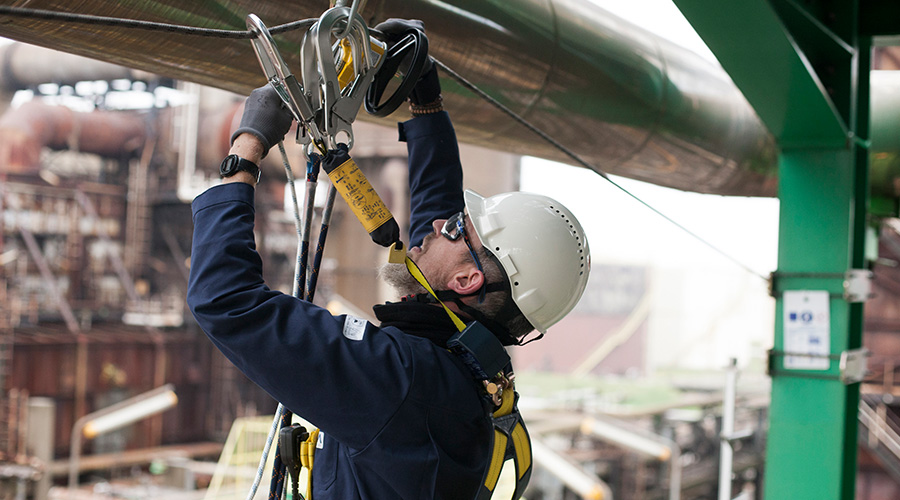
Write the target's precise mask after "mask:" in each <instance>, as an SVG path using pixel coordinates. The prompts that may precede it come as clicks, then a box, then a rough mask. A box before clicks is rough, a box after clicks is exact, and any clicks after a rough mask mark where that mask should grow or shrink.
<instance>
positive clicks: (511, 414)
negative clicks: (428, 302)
mask: <svg viewBox="0 0 900 500" xmlns="http://www.w3.org/2000/svg"><path fill="white" fill-rule="evenodd" d="M406 268H407V269H408V270H409V273H410V274H411V275H412V276H413V278H415V279H416V281H418V282H419V284H421V285H422V286H423V287H425V290H428V293H430V294H431V296H432V297H434V299H435V300H437V301H438V303H439V304H440V305H441V307H443V308H444V311H446V312H447V315H448V316H450V319H451V320H452V321H453V324H454V325H456V328H457V329H458V330H459V331H460V332H461V331H463V330H465V329H466V324H465V323H464V322H463V320H461V319H459V316H457V315H456V314H455V313H454V312H453V311H451V310H450V309H449V308H448V307H447V306H446V304H444V302H443V301H441V299H439V298H438V296H437V294H436V293H435V292H434V289H432V288H431V285H429V284H428V280H426V279H425V275H424V274H422V271H421V270H420V269H419V266H417V265H416V263H415V262H413V261H412V259H410V258H409V257H406ZM507 390H508V391H510V392H512V395H513V397H505V398H503V400H502V402H501V404H500V407H499V408H497V409H496V410H494V411H493V412H491V413H489V417H490V419H491V426H492V427H493V432H492V433H491V446H490V457H491V458H490V460H489V461H488V466H487V468H486V469H485V471H484V476H483V477H482V481H481V485H480V486H479V488H478V493H477V494H476V495H475V500H489V499H490V498H491V497H492V496H493V494H494V489H495V488H496V487H497V480H498V479H500V471H501V470H502V469H503V464H504V463H505V462H506V461H507V460H509V459H512V460H513V463H514V464H515V468H516V489H515V492H514V493H513V496H512V497H511V498H512V500H518V499H519V498H520V497H521V496H522V494H523V493H524V492H525V487H526V486H527V485H528V481H529V479H531V471H532V468H531V466H532V455H531V438H530V437H529V435H528V430H527V429H526V428H525V421H524V420H522V415H521V414H520V413H519V409H518V407H517V406H516V400H517V399H518V397H519V395H518V393H516V392H515V388H514V387H513V386H510V387H509V389H507Z"/></svg>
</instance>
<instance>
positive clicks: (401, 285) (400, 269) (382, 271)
mask: <svg viewBox="0 0 900 500" xmlns="http://www.w3.org/2000/svg"><path fill="white" fill-rule="evenodd" d="M378 277H379V278H381V279H382V280H384V282H385V283H387V284H388V285H391V287H393V288H394V290H396V291H397V293H398V294H400V295H401V296H407V295H418V294H420V293H428V290H425V287H423V286H422V285H420V284H419V282H418V281H416V279H415V278H414V277H413V276H412V275H411V274H409V270H408V269H406V264H391V263H390V262H388V263H386V264H384V265H382V266H381V267H380V268H378Z"/></svg>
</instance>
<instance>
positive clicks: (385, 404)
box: [187, 112, 490, 500]
mask: <svg viewBox="0 0 900 500" xmlns="http://www.w3.org/2000/svg"><path fill="white" fill-rule="evenodd" d="M400 137H401V140H405V141H406V142H407V145H408V149H409V162H410V188H411V207H412V214H411V219H410V220H411V228H410V235H411V237H410V239H411V245H413V246H415V245H419V244H420V243H421V241H422V239H423V238H424V237H425V235H426V234H428V233H430V232H431V231H432V228H431V222H432V221H433V220H434V219H436V218H444V217H447V216H448V215H451V214H452V213H454V212H457V211H459V210H462V208H463V199H462V169H461V167H460V162H459V151H458V148H457V143H456V136H455V133H454V131H453V127H452V125H451V124H450V119H449V117H448V116H447V114H446V113H443V112H442V113H436V114H433V115H426V116H422V117H418V118H414V119H412V120H410V121H408V122H405V123H402V124H400ZM253 197H254V189H253V188H252V187H250V186H249V185H247V184H243V183H233V184H225V185H220V186H216V187H213V188H210V189H209V190H207V191H206V192H205V193H203V194H201V195H200V196H198V197H197V198H196V199H195V200H194V203H193V213H194V239H193V246H192V249H191V276H190V284H189V288H188V295H187V299H188V304H189V305H190V308H191V311H192V312H193V314H194V317H195V318H196V319H197V322H198V323H199V324H200V326H201V327H202V329H203V331H205V332H206V334H207V335H208V336H209V338H210V339H211V340H212V342H213V343H214V344H215V345H216V346H217V347H218V348H219V349H220V350H221V351H222V353H224V354H225V356H227V357H228V359H230V360H231V361H232V362H233V363H234V364H235V365H236V366H237V367H238V368H239V369H240V370H241V371H242V372H243V373H245V374H246V375H247V376H248V377H249V378H250V379H251V380H253V381H254V382H255V383H257V384H258V385H259V386H260V387H262V388H263V389H265V390H266V391H267V392H268V393H269V394H270V395H271V396H272V397H273V398H275V399H277V400H278V401H280V402H282V403H283V404H284V405H285V406H286V407H287V408H288V409H290V410H291V411H293V412H294V413H296V414H298V415H300V416H302V417H303V418H305V419H307V420H308V421H310V422H311V423H312V424H314V425H316V426H317V427H319V428H320V429H321V431H322V432H323V433H324V435H325V438H324V440H323V442H322V448H321V449H318V450H316V457H315V466H314V468H313V484H314V488H315V489H314V491H313V498H314V499H315V500H327V499H339V500H353V499H366V500H388V499H408V500H413V499H415V500H419V499H462V500H470V499H471V498H473V497H474V494H475V491H476V490H477V486H478V483H479V482H480V480H481V477H482V474H483V472H484V468H485V466H486V464H487V458H488V457H487V455H488V443H489V436H490V434H489V432H490V424H489V421H488V419H487V417H486V414H485V411H484V409H483V407H482V402H481V398H480V396H479V394H478V391H477V388H476V385H475V383H474V381H473V380H472V376H471V374H470V372H469V371H468V370H467V369H466V368H465V366H464V365H463V364H462V363H461V362H460V360H459V359H457V358H456V357H455V356H454V355H453V354H450V353H449V352H447V351H446V350H445V349H444V348H443V347H442V346H441V345H440V344H441V342H440V341H439V340H438V341H435V340H433V339H431V340H429V338H425V337H428V335H418V334H415V333H410V332H411V331H415V330H422V329H424V330H432V331H434V332H435V333H436V334H437V338H438V339H440V338H442V337H443V336H445V335H449V334H451V333H452V323H450V325H451V326H450V327H449V328H448V326H447V324H448V323H447V321H449V320H446V318H444V317H443V316H442V314H443V312H442V310H440V309H439V308H436V307H434V306H430V305H425V304H417V303H399V304H393V305H390V306H391V307H392V308H394V309H397V308H405V307H409V308H410V309H409V310H410V311H414V310H416V308H418V309H419V312H422V311H421V309H422V308H423V307H424V308H427V309H426V310H425V311H424V312H426V313H428V314H412V315H401V316H404V317H405V318H406V322H405V323H402V324H408V325H410V328H408V329H407V331H402V330H401V329H399V328H397V327H396V326H382V327H378V326H375V325H372V324H370V323H368V322H366V321H364V320H360V319H357V318H353V317H351V316H332V315H331V314H329V312H328V311H326V310H325V309H322V308H321V307H317V306H315V305H313V304H310V303H307V302H304V301H301V300H298V299H295V298H294V297H292V296H290V295H286V294H283V293H280V292H277V291H273V290H270V289H269V288H268V287H267V286H266V284H265V283H264V282H263V279H262V261H261V260H260V257H259V255H258V254H257V252H256V249H255V242H254V237H253V222H254V205H253ZM382 307H383V306H382ZM432 311H436V315H434V314H431V313H432ZM394 316H396V315H394Z"/></svg>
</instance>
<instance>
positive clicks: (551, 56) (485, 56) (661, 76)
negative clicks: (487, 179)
mask: <svg viewBox="0 0 900 500" xmlns="http://www.w3.org/2000/svg"><path fill="white" fill-rule="evenodd" d="M13 4H14V1H13V0H0V5H7V6H10V5H13ZM28 7H29V8H34V9H48V10H59V9H60V7H59V4H58V3H56V2H52V1H51V0H32V1H31V2H29V5H28ZM323 8H324V5H322V3H321V2H320V1H313V0H301V1H297V2H291V3H290V4H288V3H286V2H284V1H283V0H234V1H230V2H227V3H226V2H190V3H186V4H179V6H177V7H176V6H174V5H172V6H169V5H165V4H160V3H159V2H155V1H150V0H138V1H134V2H127V3H125V2H101V1H98V0H81V1H74V2H67V3H66V4H65V9H66V10H67V11H69V12H77V13H83V14H93V15H101V16H111V17H119V18H127V19H138V20H147V21H157V22H167V23H173V24H182V25H192V26H202V27H208V28H220V29H233V30H243V29H244V28H245V24H244V19H245V17H246V15H247V14H248V13H251V12H253V13H256V14H257V15H259V17H260V18H261V19H263V21H264V22H266V24H267V25H269V26H273V25H277V24H280V23H284V22H288V21H293V20H296V19H300V18H309V17H318V16H319V15H320V14H321V13H322V10H323ZM363 15H364V17H365V18H366V19H367V20H368V21H369V23H370V24H374V23H376V22H378V21H380V20H383V19H385V18H387V17H408V18H419V19H423V20H424V21H425V24H426V26H427V28H428V33H429V40H430V42H431V43H430V47H431V53H432V54H433V55H435V56H436V57H437V58H439V59H440V60H441V61H443V62H444V63H445V64H447V65H448V66H449V67H451V68H453V69H454V70H456V71H457V72H459V73H460V74H461V75H463V76H464V77H466V78H468V79H469V80H471V81H472V82H474V83H475V84H477V85H478V86H479V87H481V88H482V89H484V90H485V91H487V92H488V93H490V94H491V95H493V96H495V97H496V98H497V99H499V100H500V101H501V102H503V103H504V104H506V105H508V106H509V107H510V108H511V109H512V110H513V111H515V112H517V113H519V114H520V115H522V116H524V117H525V118H527V119H528V120H530V121H532V122H534V123H536V124H538V125H539V126H540V127H541V128H543V129H544V130H546V131H547V132H548V133H550V134H551V135H552V136H554V137H555V138H557V139H558V140H559V141H560V142H562V143H563V144H565V145H566V146H568V147H570V148H571V149H573V150H574V151H575V152H577V153H579V154H581V155H583V156H584V157H585V158H586V159H587V160H588V161H590V162H592V163H593V164H595V165H597V166H598V167H599V168H602V169H604V170H606V171H609V172H612V173H619V174H622V175H627V176H629V177H634V178H639V179H644V180H648V181H651V182H655V183H658V184H663V185H669V186H673V187H677V188H681V189H690V190H695V191H701V192H716V193H721V194H748V195H773V194H774V192H775V179H774V177H773V171H774V166H775V152H776V151H775V146H774V143H773V141H772V139H771V137H770V136H769V135H768V134H767V133H766V131H765V130H764V128H763V127H762V125H761V124H760V122H759V120H758V119H757V118H756V116H755V114H754V113H753V111H752V109H750V107H749V106H748V105H747V103H746V102H745V101H744V100H743V98H742V97H741V95H740V93H739V92H738V91H737V89H736V88H735V87H734V85H732V84H731V82H730V80H729V79H728V77H727V75H725V73H724V71H722V70H721V69H720V68H718V67H716V66H714V65H711V64H709V63H707V62H706V61H704V60H702V59H701V58H699V57H697V56H695V55H693V54H692V53H690V52H688V51H686V50H685V49H682V48H680V47H677V46H674V45H672V44H670V43H668V42H666V41H664V40H662V39H660V38H658V37H656V36H655V35H653V34H651V33H649V32H647V31H645V30H642V29H640V28H638V27H636V26H634V25H632V24H629V23H627V22H625V21H622V20H620V19H618V18H616V17H614V16H612V15H611V14H609V13H607V12H605V11H603V10H601V9H599V8H598V7H596V6H594V5H592V4H590V3H588V2H586V1H579V0H517V1H506V2H484V1H474V0H453V1H449V2H444V1H433V0H429V1H422V0H419V1H400V0H380V1H378V0H372V1H369V2H368V4H367V6H366V9H365V10H364V11H363ZM4 19H5V20H6V21H7V22H6V23H5V24H4V26H3V34H4V35H5V36H7V37H10V38H14V39H18V40H22V41H27V42H29V43H34V44H38V45H44V46H49V47H54V48H58V49H61V50H66V51H70V52H74V53H78V54H82V55H87V56H91V57H97V58H101V59H104V60H106V61H110V62H114V63H118V64H123V65H128V66H131V67H137V68H141V69H144V70H147V71H152V72H155V73H160V74H162V75H166V76H171V77H176V78H180V79H184V80H189V81H196V82H199V83H203V84H207V85H212V86H216V87H221V88H226V89H229V90H234V91H237V92H241V93H247V92H248V91H249V90H250V89H251V88H253V87H255V86H259V85H261V84H263V83H264V81H265V80H264V78H263V75H262V72H261V70H260V69H259V67H258V64H257V61H256V58H255V56H254V55H253V52H252V48H251V46H250V43H249V41H247V40H245V39H244V40H241V39H222V38H215V37H203V36H198V35H192V34H179V33H165V34H162V33H160V32H154V31H147V30H141V29H137V28H128V27H111V26H100V25H96V24H86V23H74V22H61V21H57V20H52V19H36V18H21V17H17V18H11V17H5V18H0V22H2V21H3V20H4ZM13 20H14V22H9V21H13ZM276 40H277V42H278V44H279V47H280V48H281V49H282V51H283V52H284V54H285V57H286V59H287V60H289V61H292V62H294V63H296V60H297V54H298V50H297V49H298V44H299V40H300V33H298V32H290V33H286V34H283V35H278V36H277V37H276ZM444 90H445V95H446V97H447V99H446V106H447V108H448V109H449V110H450V111H451V113H452V114H453V115H454V119H455V122H456V124H457V125H458V129H459V136H460V138H461V139H462V140H464V141H467V142H472V143H477V144H482V145H489V146H491V147H494V148H499V149H504V150H508V151H512V152H515V153H520V154H529V155H536V156H541V157H546V158H551V159H565V158H564V156H563V155H562V154H561V153H559V152H557V151H556V150H554V149H553V148H552V147H550V146H549V145H546V144H543V143H542V142H541V141H539V140H536V139H535V137H534V136H533V134H532V132H530V131H528V130H526V129H524V128H522V127H521V126H520V125H518V124H515V123H514V122H512V121H511V120H510V119H509V118H508V117H506V116H505V115H503V114H502V113H500V112H499V111H497V110H495V109H494V108H492V107H491V106H489V105H488V104H486V103H484V102H483V101H482V100H480V98H478V97H476V96H474V95H472V94H471V93H469V92H468V91H466V90H464V89H462V88H461V87H460V86H458V85H455V84H453V83H452V82H451V81H449V79H447V78H444ZM403 113H404V112H401V113H400V116H402V114H403ZM395 118H396V117H395Z"/></svg>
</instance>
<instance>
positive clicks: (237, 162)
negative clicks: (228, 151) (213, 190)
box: [219, 155, 260, 182]
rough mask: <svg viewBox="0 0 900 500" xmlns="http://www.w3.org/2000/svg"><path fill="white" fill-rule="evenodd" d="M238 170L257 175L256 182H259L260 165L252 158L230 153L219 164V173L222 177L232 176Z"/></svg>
mask: <svg viewBox="0 0 900 500" xmlns="http://www.w3.org/2000/svg"><path fill="white" fill-rule="evenodd" d="M238 172H250V175H252V176H253V177H256V182H259V174H260V171H259V167H257V166H256V164H255V163H253V162H252V161H250V160H245V159H244V158H241V157H240V156H238V155H228V156H226V157H225V159H224V160H222V164H221V165H219V175H220V176H222V178H225V177H231V176H232V175H234V174H236V173H238Z"/></svg>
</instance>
